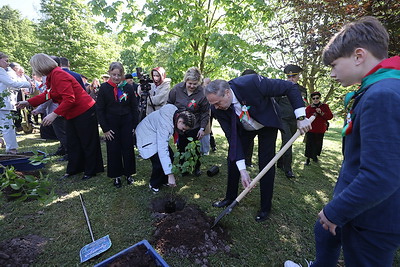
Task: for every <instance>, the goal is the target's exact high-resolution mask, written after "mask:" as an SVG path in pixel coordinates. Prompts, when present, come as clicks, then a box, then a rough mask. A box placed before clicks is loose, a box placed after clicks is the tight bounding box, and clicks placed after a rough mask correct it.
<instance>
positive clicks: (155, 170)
mask: <svg viewBox="0 0 400 267" xmlns="http://www.w3.org/2000/svg"><path fill="white" fill-rule="evenodd" d="M168 151H169V157H170V158H171V162H172V163H173V162H174V152H173V151H172V149H171V147H170V146H168ZM150 160H151V165H152V170H151V177H150V185H151V187H154V188H160V187H161V186H162V185H163V184H166V183H168V175H165V173H164V170H163V168H162V165H161V161H160V157H159V156H158V153H156V154H154V155H153V156H151V157H150Z"/></svg>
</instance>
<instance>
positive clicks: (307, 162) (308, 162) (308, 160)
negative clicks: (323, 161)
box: [304, 158, 310, 166]
mask: <svg viewBox="0 0 400 267" xmlns="http://www.w3.org/2000/svg"><path fill="white" fill-rule="evenodd" d="M304 165H306V166H308V165H310V158H307V160H306V162H305V163H304Z"/></svg>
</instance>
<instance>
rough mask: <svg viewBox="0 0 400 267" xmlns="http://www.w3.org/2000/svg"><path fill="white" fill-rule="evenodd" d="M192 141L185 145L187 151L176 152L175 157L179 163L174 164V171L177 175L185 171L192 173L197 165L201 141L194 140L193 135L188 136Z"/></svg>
mask: <svg viewBox="0 0 400 267" xmlns="http://www.w3.org/2000/svg"><path fill="white" fill-rule="evenodd" d="M188 140H189V141H190V142H189V144H188V145H187V146H186V147H185V152H183V153H180V152H179V151H177V152H175V154H174V159H175V161H178V163H175V164H173V166H172V172H173V173H174V174H176V175H178V174H183V173H192V172H193V171H194V169H195V167H196V163H197V161H198V160H199V158H200V157H199V155H200V141H199V140H196V141H193V138H192V137H188Z"/></svg>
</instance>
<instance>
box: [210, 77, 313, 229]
mask: <svg viewBox="0 0 400 267" xmlns="http://www.w3.org/2000/svg"><path fill="white" fill-rule="evenodd" d="M205 94H206V97H207V99H208V101H209V102H210V104H211V109H212V112H213V113H214V115H215V117H216V118H217V119H218V121H219V123H220V125H221V127H222V129H223V131H224V133H225V136H226V138H227V139H228V142H229V152H228V185H227V190H226V196H225V199H224V200H222V201H218V202H216V203H214V204H213V206H214V207H226V206H228V205H230V204H231V203H232V202H233V201H234V200H235V199H236V197H237V194H238V189H239V177H240V178H241V182H242V185H243V186H244V187H247V186H249V184H250V182H251V180H250V176H249V173H248V172H247V171H246V165H245V156H246V151H247V149H248V146H249V143H250V142H251V141H252V140H253V139H254V137H255V136H256V135H257V136H258V161H259V163H258V164H259V169H260V171H261V170H262V169H263V168H264V167H265V166H266V165H267V164H268V162H269V161H270V160H271V159H272V158H273V157H274V155H275V145H276V137H277V132H278V129H281V128H282V122H281V118H280V114H279V106H278V105H277V104H276V102H275V100H274V98H273V97H277V96H282V95H286V96H287V97H288V98H289V100H290V103H291V104H292V106H293V110H294V113H295V116H296V118H297V127H298V129H299V130H300V132H301V133H302V134H304V133H305V132H307V131H308V130H310V129H311V123H310V122H309V120H308V119H307V118H305V114H306V113H305V108H304V102H303V100H302V97H301V94H300V92H299V90H298V89H297V87H296V86H294V84H293V83H290V82H287V81H284V80H278V79H268V78H265V77H263V76H261V75H257V74H250V75H245V76H241V77H238V78H235V79H233V80H231V81H229V83H228V82H226V81H224V80H215V81H212V82H211V83H210V84H209V85H208V86H207V87H206V89H205ZM274 178H275V167H272V168H271V169H270V170H269V171H268V172H267V173H266V174H265V175H264V177H263V178H261V180H260V192H261V208H260V210H259V211H258V213H257V216H256V221H258V222H260V221H264V220H266V219H267V218H268V216H269V213H270V211H271V202H272V194H273V187H274Z"/></svg>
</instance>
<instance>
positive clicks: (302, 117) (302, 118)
mask: <svg viewBox="0 0 400 267" xmlns="http://www.w3.org/2000/svg"><path fill="white" fill-rule="evenodd" d="M305 118H306V116H300V117H298V118H297V120H298V121H304V119H305Z"/></svg>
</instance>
